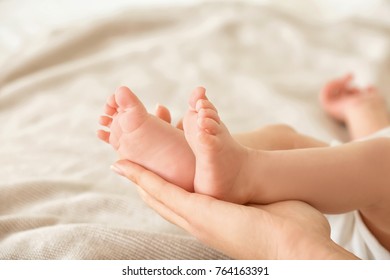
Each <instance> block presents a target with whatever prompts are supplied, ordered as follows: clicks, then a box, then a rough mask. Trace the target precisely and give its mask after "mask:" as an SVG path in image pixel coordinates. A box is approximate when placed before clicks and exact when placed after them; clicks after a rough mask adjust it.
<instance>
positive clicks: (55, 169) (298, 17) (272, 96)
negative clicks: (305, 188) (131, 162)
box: [0, 0, 390, 259]
mask: <svg viewBox="0 0 390 280" xmlns="http://www.w3.org/2000/svg"><path fill="white" fill-rule="evenodd" d="M91 2H93V3H94V4H93V5H92V4H91ZM153 2H154V1H150V5H147V6H143V7H140V5H135V4H134V2H131V1H130V2H129V1H116V2H113V1H110V3H112V4H107V3H108V2H107V1H101V2H99V1H83V2H82V3H84V4H83V5H82V6H80V5H81V4H79V3H80V1H56V2H55V4H54V2H53V1H42V2H40V4H39V5H38V4H37V3H35V2H34V1H29V0H23V1H22V0H18V1H3V2H0V19H1V21H0V65H1V69H2V70H1V71H0V258H111V259H114V258H175V257H182V258H191V256H192V257H194V258H213V257H214V258H222V256H221V255H219V254H217V253H216V252H213V251H210V250H209V249H205V248H204V247H202V246H200V245H193V246H192V247H191V248H192V249H193V250H188V248H187V249H186V250H185V249H183V248H184V247H185V246H184V245H182V244H186V243H187V244H197V243H196V242H195V243H191V242H194V241H193V240H192V239H191V238H188V237H187V235H186V234H185V233H183V232H182V231H180V230H178V229H177V228H176V227H175V226H173V225H170V224H169V223H167V222H165V221H163V220H162V218H160V217H159V216H157V215H156V214H155V213H153V212H152V211H151V210H149V209H148V208H147V207H146V206H145V205H144V204H143V203H142V201H141V200H140V199H139V197H138V195H137V192H136V191H135V188H134V187H133V186H132V184H131V183H129V182H128V181H126V180H123V179H121V178H118V177H117V176H116V175H114V174H111V172H110V171H109V166H110V164H111V163H113V162H114V161H115V159H116V156H115V154H114V153H113V151H112V149H111V148H110V147H109V146H108V145H104V144H103V143H101V142H100V141H98V140H97V138H96V136H95V131H96V129H97V128H98V125H97V118H98V116H99V114H100V113H101V112H102V108H103V104H104V102H105V99H106V97H107V96H108V95H109V94H110V93H112V92H113V91H114V90H115V88H116V87H117V86H119V85H128V86H130V87H131V88H132V89H133V90H134V92H136V93H138V94H139V97H140V98H141V99H142V100H143V101H144V103H145V105H146V106H147V108H148V109H150V110H153V108H154V106H155V104H156V103H157V102H159V103H162V104H165V105H167V106H168V107H169V108H170V109H171V110H172V113H173V117H174V119H175V120H178V119H179V118H180V117H181V116H182V115H183V113H184V111H185V108H186V100H187V97H188V94H189V92H190V91H191V89H192V88H193V87H195V86H197V85H203V86H205V87H206V88H207V89H208V93H209V96H210V98H211V99H212V100H213V101H214V103H215V104H216V105H217V107H218V108H219V112H220V114H221V116H222V119H223V120H224V121H225V123H226V124H227V126H228V127H229V128H230V129H231V130H232V131H233V132H241V131H245V130H249V129H255V128H257V127H259V126H262V125H266V124H270V123H280V122H282V123H287V124H290V125H292V126H294V127H295V128H296V129H298V130H299V131H301V132H303V133H306V134H309V135H312V136H315V137H318V138H320V139H323V140H325V141H329V140H331V139H334V138H337V139H339V140H345V139H346V135H345V131H344V129H343V128H342V127H341V126H339V125H338V124H336V123H334V122H333V121H332V120H330V119H329V118H328V117H327V116H326V115H325V114H324V113H323V112H322V111H321V110H320V107H319V105H318V102H317V94H318V90H319V89H320V87H321V86H322V85H323V83H324V82H325V81H327V80H328V79H330V78H333V77H335V76H338V75H340V74H343V73H345V72H348V71H353V72H354V73H355V75H356V77H357V82H358V83H361V84H366V83H374V84H376V85H377V86H378V87H379V88H380V90H382V92H383V93H385V96H386V98H389V94H388V93H389V92H390V83H389V82H388V77H389V71H390V67H389V62H390V61H389V57H390V52H389V46H390V45H389V44H390V36H389V34H390V21H389V18H390V17H388V15H389V11H390V4H389V3H388V2H387V1H370V2H369V3H368V1H366V2H363V1H345V2H346V3H348V5H347V4H343V5H341V4H338V2H337V1H310V3H309V1H303V0H302V1H295V4H294V6H291V5H288V4H285V3H284V2H285V1H272V2H271V1H260V2H258V3H257V4H256V3H253V2H254V1H246V2H241V3H237V2H221V1H202V3H196V4H194V3H193V2H194V1H185V2H186V4H185V5H183V2H181V4H180V5H178V4H177V3H173V2H170V3H172V6H164V7H161V6H154V5H152V4H151V3H153ZM343 3H344V2H343ZM353 3H354V4H353ZM138 4H139V3H138ZM64 232H66V233H67V234H66V236H67V237H66V238H65V237H64ZM140 233H145V234H143V235H142V234H140ZM115 234H117V237H118V238H114V237H115ZM140 235H142V236H143V237H145V236H146V237H147V238H141V239H140V238H139V236H140ZM156 236H157V237H156ZM161 236H162V237H161ZM167 236H168V237H167ZM159 237H161V238H162V239H164V238H167V239H166V240H170V241H169V242H165V243H164V242H163V243H161V244H158V243H153V246H150V244H151V242H148V241H150V240H155V238H159ZM148 238H149V239H148ZM175 238H176V239H175ZM183 238H184V239H183ZM102 240H103V241H106V242H103V243H105V245H104V246H103V245H102V242H101V241H102ZM137 240H138V241H137ZM139 240H141V241H142V242H141V241H139ZM145 240H146V241H145ZM164 240H165V239H164ZM172 240H173V241H172ZM175 242H176V243H175ZM91 244H92V245H94V246H92V245H91ZM156 244H157V245H156ZM164 244H168V246H167V247H164ZM172 244H173V245H172ZM175 244H176V245H175ZM177 244H179V245H177ZM188 246H190V245H188ZM197 246H198V247H197ZM109 247H110V248H115V250H110V249H109ZM167 248H168V249H167ZM183 252H185V253H183ZM159 253H160V255H159ZM191 254H192V255H191Z"/></svg>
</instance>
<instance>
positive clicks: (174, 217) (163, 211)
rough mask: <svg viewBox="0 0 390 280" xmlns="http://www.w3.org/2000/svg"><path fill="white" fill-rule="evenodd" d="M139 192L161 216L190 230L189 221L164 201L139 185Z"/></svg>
mask: <svg viewBox="0 0 390 280" xmlns="http://www.w3.org/2000/svg"><path fill="white" fill-rule="evenodd" d="M138 192H139V194H140V196H141V198H142V200H143V201H144V202H145V203H146V204H147V205H148V206H149V207H150V208H152V209H153V210H154V211H156V212H157V213H158V214H159V215H160V216H161V217H163V218H164V219H165V220H167V221H168V222H170V223H172V224H175V225H177V226H179V227H181V228H183V229H184V230H186V231H188V232H189V231H190V226H189V224H188V222H187V221H186V220H185V219H183V218H182V217H181V216H179V215H178V214H176V213H175V212H173V211H172V210H171V209H169V208H168V207H166V206H165V205H164V204H163V203H161V202H159V201H158V200H156V199H154V198H153V197H152V196H151V195H149V194H148V193H147V192H145V191H144V190H143V189H142V188H141V187H138Z"/></svg>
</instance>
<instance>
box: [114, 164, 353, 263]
mask: <svg viewBox="0 0 390 280" xmlns="http://www.w3.org/2000/svg"><path fill="white" fill-rule="evenodd" d="M113 170H114V171H116V172H118V173H119V174H120V175H122V176H124V177H126V178H128V179H130V180H131V181H133V182H134V183H135V184H137V185H138V186H139V191H140V194H141V197H142V198H143V200H144V201H145V202H146V203H147V204H148V205H149V206H150V207H151V208H153V209H154V210H155V211H156V212H157V213H159V214H160V215H161V216H162V217H163V218H165V219H166V220H168V221H170V222H172V223H174V224H176V225H178V226H179V227H181V228H183V229H184V230H186V231H187V232H189V233H190V234H192V235H193V236H195V237H196V238H197V239H199V240H200V241H201V242H203V243H205V244H207V245H209V246H210V247H213V248H215V249H217V250H219V251H221V252H222V253H224V254H226V255H228V256H230V257H232V258H235V259H355V258H356V257H355V256H354V255H353V254H351V253H350V252H348V251H346V250H344V249H343V248H341V247H340V246H338V245H336V244H335V243H334V242H333V241H332V240H331V239H330V227H329V223H328V222H327V220H326V218H325V217H324V216H323V215H322V214H321V213H320V212H319V211H317V210H316V209H315V208H313V207H311V206H310V205H308V204H306V203H304V202H300V201H283V202H277V203H273V204H269V205H237V204H233V203H229V202H225V201H221V200H217V199H215V198H212V197H209V196H206V195H201V194H197V193H190V192H187V191H185V190H183V189H182V188H180V187H178V186H175V185H173V184H171V183H168V182H167V181H165V180H164V179H162V178H161V177H159V176H158V175H156V174H154V173H152V172H151V171H148V170H146V169H144V168H143V167H141V166H139V165H137V164H134V163H132V162H130V161H126V160H121V161H118V162H117V163H115V164H114V168H113Z"/></svg>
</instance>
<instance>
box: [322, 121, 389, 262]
mask: <svg viewBox="0 0 390 280" xmlns="http://www.w3.org/2000/svg"><path fill="white" fill-rule="evenodd" d="M379 137H389V138H390V127H387V128H384V129H382V130H380V131H378V132H376V133H374V134H373V135H370V136H369V137H366V138H364V139H361V140H359V141H363V140H368V139H373V138H379ZM338 144H340V142H336V141H333V142H332V145H338ZM326 217H327V218H328V221H329V223H330V226H331V230H332V233H331V237H332V239H333V241H335V242H336V243H337V244H339V245H340V246H342V247H344V248H345V249H347V250H349V251H351V252H352V253H354V254H355V255H356V256H358V257H359V258H361V259H368V260H388V259H390V252H389V251H388V250H387V249H385V248H384V247H383V246H382V245H381V244H380V243H379V242H378V240H377V239H376V238H375V236H374V235H373V234H372V233H371V232H370V230H369V229H368V228H367V227H366V225H365V224H364V222H363V220H362V218H361V217H360V214H359V211H353V212H349V213H346V214H341V215H326Z"/></svg>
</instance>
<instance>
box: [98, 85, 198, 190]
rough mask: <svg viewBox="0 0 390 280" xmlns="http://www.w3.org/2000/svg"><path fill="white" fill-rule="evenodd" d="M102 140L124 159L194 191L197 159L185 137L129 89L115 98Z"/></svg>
mask: <svg viewBox="0 0 390 280" xmlns="http://www.w3.org/2000/svg"><path fill="white" fill-rule="evenodd" d="M105 113H106V116H101V117H100V124H101V125H103V126H106V127H107V128H109V129H110V131H109V132H107V131H103V130H99V131H98V137H99V138H100V139H102V140H103V141H105V142H107V143H109V144H111V145H112V147H113V148H114V149H115V150H116V151H117V152H118V154H119V156H120V158H121V159H127V160H130V161H132V162H135V163H137V164H140V165H142V166H144V167H145V168H147V169H149V170H151V171H153V172H155V173H156V174H158V175H160V176H161V177H163V178H164V179H166V180H167V181H169V182H171V183H173V184H176V185H178V186H181V187H182V188H184V189H186V190H188V191H193V181H194V166H195V158H194V155H193V152H192V150H191V148H190V147H189V146H188V144H187V142H186V140H185V137H184V134H183V132H182V131H180V130H179V129H176V128H174V127H173V126H171V125H170V124H169V123H168V122H167V120H165V121H164V120H162V119H160V118H158V117H156V116H153V115H151V114H149V113H148V112H147V110H146V108H145V107H144V105H143V104H142V103H141V102H140V100H139V99H138V98H137V97H136V96H135V94H134V93H132V92H131V91H130V90H129V89H128V88H126V87H120V88H119V89H118V90H117V91H116V93H115V94H113V95H111V96H110V97H109V98H108V100H107V103H106V106H105Z"/></svg>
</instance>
